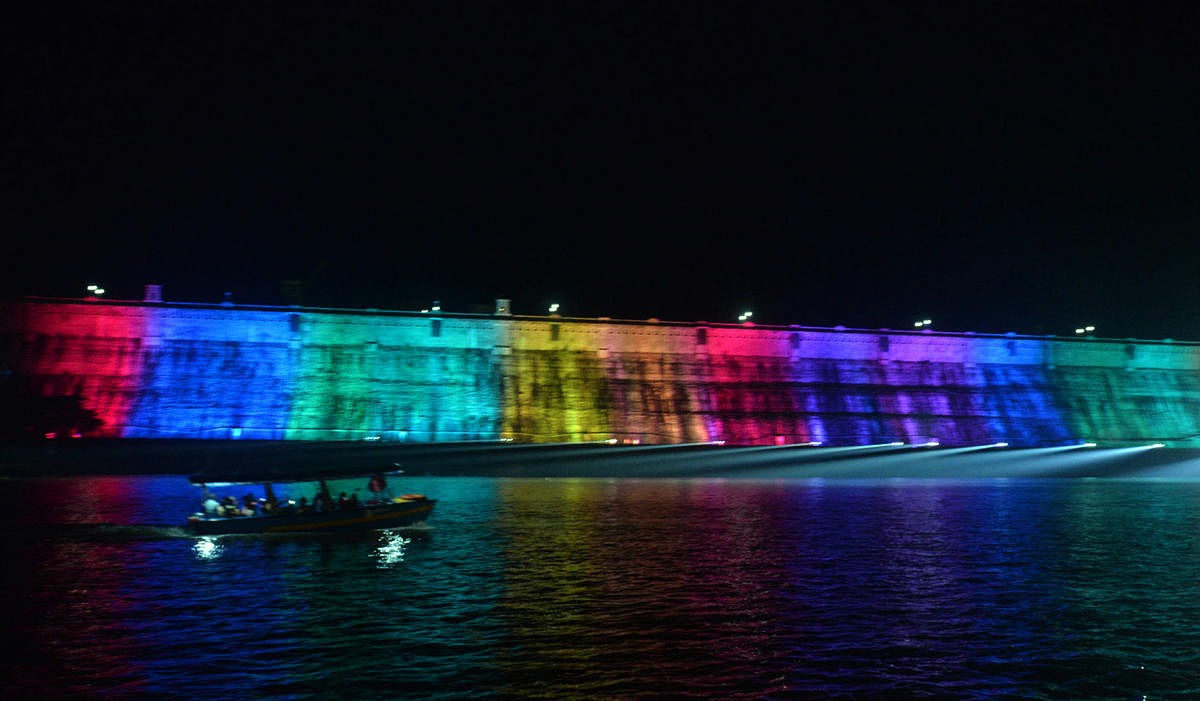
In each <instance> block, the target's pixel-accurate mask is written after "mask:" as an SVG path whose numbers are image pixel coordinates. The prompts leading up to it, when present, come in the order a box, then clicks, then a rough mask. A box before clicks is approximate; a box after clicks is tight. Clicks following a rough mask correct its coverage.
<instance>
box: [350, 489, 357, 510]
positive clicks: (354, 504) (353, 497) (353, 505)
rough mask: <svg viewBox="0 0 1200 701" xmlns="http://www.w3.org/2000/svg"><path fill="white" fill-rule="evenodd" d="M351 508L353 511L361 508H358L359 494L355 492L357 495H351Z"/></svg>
mask: <svg viewBox="0 0 1200 701" xmlns="http://www.w3.org/2000/svg"><path fill="white" fill-rule="evenodd" d="M350 508H351V509H357V508H359V506H358V492H355V493H353V494H351V495H350Z"/></svg>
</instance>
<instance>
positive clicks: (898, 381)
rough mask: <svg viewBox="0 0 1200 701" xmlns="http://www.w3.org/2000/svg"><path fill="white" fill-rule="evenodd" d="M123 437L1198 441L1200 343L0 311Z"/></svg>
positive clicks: (197, 308)
mask: <svg viewBox="0 0 1200 701" xmlns="http://www.w3.org/2000/svg"><path fill="white" fill-rule="evenodd" d="M0 344H2V349H3V356H2V359H3V363H4V365H5V367H6V368H7V369H8V371H9V372H10V373H11V375H10V376H9V377H10V381H12V382H20V383H23V385H24V386H25V387H26V388H27V389H28V390H31V391H33V392H36V393H38V394H40V395H43V396H71V395H78V396H79V397H81V398H82V401H83V405H84V407H86V408H87V409H90V410H92V411H94V412H96V414H97V415H98V416H99V418H100V419H101V420H102V421H103V425H102V426H101V427H100V429H99V430H98V433H99V434H101V435H105V436H113V437H174V438H180V437H188V438H244V439H251V438H253V439H264V438H267V439H314V440H334V439H337V440H345V439H368V440H408V441H458V440H496V439H502V438H510V439H514V440H518V441H535V442H553V441H596V440H611V439H617V440H618V441H640V442H643V443H687V442H701V441H726V442H729V443H742V444H773V443H803V442H813V441H820V442H822V443H825V444H841V445H863V444H872V443H888V442H893V441H904V442H925V441H934V440H936V441H938V442H940V443H941V444H942V445H979V444H986V443H994V442H1007V443H1009V444H1011V445H1014V446H1018V445H1022V446H1024V445H1055V444H1065V443H1070V442H1077V441H1093V442H1098V443H1108V444H1122V443H1138V442H1162V443H1167V444H1171V445H1196V444H1197V442H1198V441H1197V436H1198V435H1200V345H1198V344H1194V343H1171V342H1147V341H1123V340H1122V341H1112V340H1103V339H1075V338H1053V337H1049V338H1043V337H1029V336H1013V335H1008V336H994V335H972V334H947V333H928V332H926V333H921V332H903V331H859V330H834V329H813V328H801V327H763V326H735V325H718V324H704V323H696V324H678V323H654V322H617V321H600V320H575V319H559V318H546V317H536V318H535V317H508V316H485V315H429V314H416V313H401V312H373V311H352V310H320V309H307V308H261V307H259V308H256V307H227V306H220V305H186V304H166V303H144V304H143V303H132V302H110V301H103V302H102V301H98V300H90V301H85V300H26V301H20V302H11V303H5V304H4V305H2V306H0Z"/></svg>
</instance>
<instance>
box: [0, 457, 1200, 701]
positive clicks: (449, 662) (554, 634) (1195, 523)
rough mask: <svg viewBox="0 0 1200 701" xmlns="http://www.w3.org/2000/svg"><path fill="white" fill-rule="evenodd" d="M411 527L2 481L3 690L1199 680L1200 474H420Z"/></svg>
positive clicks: (900, 687) (1090, 693) (431, 692)
mask: <svg viewBox="0 0 1200 701" xmlns="http://www.w3.org/2000/svg"><path fill="white" fill-rule="evenodd" d="M404 489H405V491H417V492H424V493H427V494H429V495H430V496H433V497H435V498H438V499H439V500H440V501H439V506H438V511H437V512H436V513H435V515H434V518H433V519H432V520H431V522H430V524H429V526H428V527H426V528H416V529H397V530H393V531H381V532H374V533H362V534H343V535H336V536H334V535H290V536H269V537H264V536H249V537H247V536H241V537H207V538H190V537H186V536H185V535H184V533H183V532H182V530H181V529H179V527H178V526H179V524H180V523H182V521H183V519H184V518H186V515H187V514H189V513H191V512H193V511H194V510H195V508H196V498H197V494H198V490H196V489H195V488H193V487H191V486H190V485H188V484H187V483H186V481H184V480H183V479H182V478H115V477H105V478H87V479H75V480H43V481H31V482H19V481H5V482H0V498H3V499H4V501H5V503H9V504H13V505H14V508H12V509H10V510H8V511H6V512H4V520H3V524H2V525H3V527H4V536H5V537H4V540H3V543H4V550H3V553H2V555H3V556H4V558H5V561H6V562H7V563H10V564H13V565H17V566H10V567H8V568H6V571H5V575H4V577H5V582H4V583H5V591H6V593H8V597H7V602H8V603H7V605H6V606H5V609H4V615H5V619H6V621H7V622H8V625H7V626H6V632H5V635H6V636H7V637H8V638H9V640H7V641H6V642H8V643H10V649H13V650H15V651H16V652H15V653H13V655H12V656H11V657H10V658H9V660H8V673H7V675H6V677H5V682H4V684H5V689H4V690H5V692H6V695H7V696H10V697H17V696H21V697H25V696H35V697H47V696H50V697H54V696H89V697H94V696H108V695H111V696H119V697H124V696H130V695H133V696H139V695H140V696H147V697H158V696H164V695H171V694H180V693H185V694H186V695H187V696H188V697H189V698H209V697H212V698H216V697H221V698H228V697H230V696H233V697H239V698H246V697H255V698H264V697H267V698H270V697H287V698H290V697H301V698H311V697H321V698H385V697H386V698H397V697H445V698H461V697H466V696H473V695H500V696H522V697H523V696H545V697H553V698H559V697H579V696H588V697H610V698H614V697H615V698H619V697H628V696H634V695H639V694H652V695H668V696H684V695H692V696H702V697H714V698H742V697H744V698H763V697H785V698H786V697H796V696H799V697H812V696H820V697H838V696H844V697H864V696H866V697H881V696H891V697H895V696H899V697H914V696H922V695H934V696H951V697H955V698H972V697H992V696H996V695H1001V696H1012V697H1021V698H1060V697H1075V698H1080V697H1088V698H1092V697H1121V698H1125V697H1140V696H1142V695H1147V696H1150V697H1154V698H1171V697H1175V698H1188V697H1192V696H1194V695H1195V694H1196V692H1197V687H1198V683H1197V681H1196V680H1197V679H1200V653H1197V652H1196V651H1197V650H1200V627H1197V626H1196V625H1195V623H1194V622H1195V621H1196V620H1200V597H1197V596H1196V593H1197V591H1196V582H1197V581H1200V484H1197V483H1187V482H1154V483H1144V482H1132V481H1100V480H1074V481H1072V480H982V481H974V482H964V481H947V480H877V481H846V480H842V481H839V480H826V481H818V480H812V481H800V480H791V481H789V480H774V481H753V480H722V479H705V480H701V479H680V480H660V479H646V480H638V479H631V480H593V479H487V478H421V479H417V478H414V479H412V480H406V481H405V485H404Z"/></svg>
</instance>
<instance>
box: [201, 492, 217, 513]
mask: <svg viewBox="0 0 1200 701" xmlns="http://www.w3.org/2000/svg"><path fill="white" fill-rule="evenodd" d="M220 511H221V502H219V501H217V498H216V497H214V496H213V495H211V494H209V493H208V492H205V493H204V513H205V515H207V516H208V517H209V518H213V517H214V516H217V515H219V514H220Z"/></svg>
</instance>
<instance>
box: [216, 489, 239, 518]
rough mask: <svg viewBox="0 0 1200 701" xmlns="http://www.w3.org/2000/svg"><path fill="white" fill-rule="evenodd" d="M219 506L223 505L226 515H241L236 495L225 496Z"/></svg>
mask: <svg viewBox="0 0 1200 701" xmlns="http://www.w3.org/2000/svg"><path fill="white" fill-rule="evenodd" d="M221 506H223V507H224V508H225V515H226V516H241V515H242V510H241V508H239V507H238V501H237V497H235V496H233V495H232V494H230V495H229V496H227V497H225V500H224V501H223V502H222V503H221Z"/></svg>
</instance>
